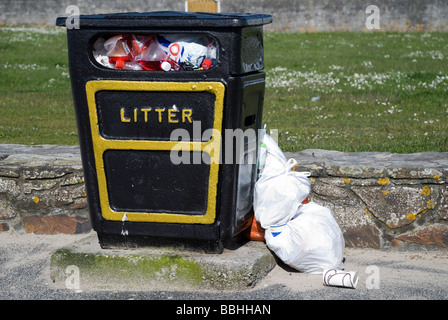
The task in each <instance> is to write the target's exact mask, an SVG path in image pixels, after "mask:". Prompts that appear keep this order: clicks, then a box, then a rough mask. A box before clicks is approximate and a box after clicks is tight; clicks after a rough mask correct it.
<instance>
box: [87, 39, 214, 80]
mask: <svg viewBox="0 0 448 320" xmlns="http://www.w3.org/2000/svg"><path fill="white" fill-rule="evenodd" d="M93 57H94V58H95V60H96V61H97V62H98V63H99V64H101V65H102V66H105V67H107V68H111V69H123V70H144V71H172V70H173V71H194V70H208V69H210V68H212V67H213V66H214V65H215V64H216V61H217V43H216V41H215V40H214V39H212V38H210V37H208V36H206V35H196V34H194V35H193V34H189V35H185V34H163V35H162V34H158V35H157V34H149V35H140V34H118V35H114V36H111V37H109V38H107V39H106V38H103V37H100V38H98V39H97V40H96V41H95V43H94V45H93Z"/></svg>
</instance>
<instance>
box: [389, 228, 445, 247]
mask: <svg viewBox="0 0 448 320" xmlns="http://www.w3.org/2000/svg"><path fill="white" fill-rule="evenodd" d="M391 243H392V245H393V246H399V245H402V244H403V243H411V244H419V245H429V246H437V247H442V248H447V247H448V226H446V225H442V224H434V225H429V226H425V227H422V228H418V229H416V230H413V231H411V232H408V233H405V234H402V235H399V236H397V237H395V238H394V239H393V240H392V242H391Z"/></svg>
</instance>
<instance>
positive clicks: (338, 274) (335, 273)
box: [322, 269, 358, 289]
mask: <svg viewBox="0 0 448 320" xmlns="http://www.w3.org/2000/svg"><path fill="white" fill-rule="evenodd" d="M322 278H323V282H324V285H326V286H335V287H344V288H353V289H355V288H356V285H357V284H358V272H357V271H344V270H336V269H326V270H324V272H323V274H322Z"/></svg>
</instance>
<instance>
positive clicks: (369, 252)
mask: <svg viewBox="0 0 448 320" xmlns="http://www.w3.org/2000/svg"><path fill="white" fill-rule="evenodd" d="M90 236H92V233H91V234H78V235H65V234H58V235H35V234H25V233H23V234H17V233H16V234H13V233H9V232H2V233H0V270H1V273H0V299H6V300H8V299H27V300H30V299H31V300H36V299H39V300H41V299H44V300H46V299H64V300H65V299H76V300H84V299H89V300H91V299H101V300H105V299H107V300H110V299H120V300H123V299H124V300H127V299H132V300H134V299H151V300H197V301H210V300H234V299H238V300H252V302H254V301H257V300H266V299H267V300H310V299H318V300H322V299H323V300H330V299H331V300H366V299H367V300H368V299H371V300H372V299H373V300H403V299H412V300H414V299H415V300H425V299H428V300H439V299H441V300H445V299H447V298H448V250H446V249H424V248H422V247H418V248H417V249H409V248H408V249H407V250H402V251H400V250H396V249H387V250H376V249H354V248H346V250H345V257H346V263H345V269H346V270H353V271H358V275H359V282H358V285H357V287H356V289H347V288H339V287H327V286H324V285H323V283H322V277H321V275H309V274H303V273H300V272H297V271H295V270H293V269H291V268H288V267H287V266H284V265H282V264H281V263H279V264H277V265H276V266H275V267H274V268H273V269H272V271H270V272H269V274H267V275H266V276H265V277H264V278H263V279H262V280H261V281H260V282H259V283H258V284H257V285H256V286H255V287H253V288H249V289H238V290H209V289H201V288H197V289H195V290H194V291H185V290H178V289H176V290H173V289H172V288H170V287H168V286H167V287H166V288H162V289H159V290H144V289H143V290H142V289H141V288H140V289H139V290H132V288H128V287H123V286H120V284H118V283H117V284H116V285H115V286H114V288H113V289H107V290H101V289H100V288H97V289H95V288H88V286H87V285H85V284H83V283H82V282H81V283H80V287H79V290H75V289H71V288H67V287H66V286H64V285H61V284H57V283H53V281H52V280H51V278H50V258H51V256H52V254H53V253H54V252H55V251H56V250H58V249H60V248H63V247H65V246H67V245H70V244H71V243H73V242H76V241H78V240H80V239H82V238H85V237H90ZM69 276H70V275H69V274H67V277H69Z"/></svg>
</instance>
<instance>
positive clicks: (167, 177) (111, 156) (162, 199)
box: [103, 150, 210, 215]
mask: <svg viewBox="0 0 448 320" xmlns="http://www.w3.org/2000/svg"><path fill="white" fill-rule="evenodd" d="M195 153H197V155H194V154H195ZM195 156H199V157H201V156H202V155H201V152H199V151H194V152H190V153H189V154H188V157H189V158H190V159H189V160H190V163H189V164H174V163H173V162H172V161H171V159H170V151H129V150H108V151H106V152H105V153H104V157H103V158H104V170H105V173H106V181H107V186H108V195H109V199H108V200H109V205H110V207H111V208H112V209H113V210H115V211H124V212H145V211H146V210H148V208H151V210H152V211H153V212H159V213H164V212H169V213H170V214H191V215H205V214H206V213H207V193H208V180H209V175H210V168H209V166H208V165H206V164H205V163H203V162H201V163H198V164H195V163H194V159H193V157H195Z"/></svg>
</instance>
